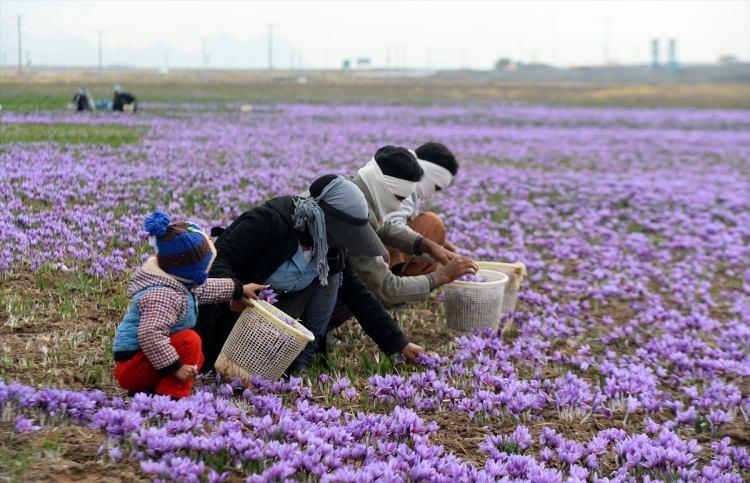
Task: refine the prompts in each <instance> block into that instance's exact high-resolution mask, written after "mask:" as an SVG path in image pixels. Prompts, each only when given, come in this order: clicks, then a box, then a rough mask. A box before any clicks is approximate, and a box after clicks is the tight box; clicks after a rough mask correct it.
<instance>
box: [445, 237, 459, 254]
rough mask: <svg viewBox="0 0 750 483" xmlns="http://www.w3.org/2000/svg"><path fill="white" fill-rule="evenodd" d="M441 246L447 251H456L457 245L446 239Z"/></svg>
mask: <svg viewBox="0 0 750 483" xmlns="http://www.w3.org/2000/svg"><path fill="white" fill-rule="evenodd" d="M443 247H444V248H445V249H446V250H448V251H449V252H453V253H458V247H457V246H456V245H454V244H453V243H451V242H449V241H448V240H445V243H444V244H443Z"/></svg>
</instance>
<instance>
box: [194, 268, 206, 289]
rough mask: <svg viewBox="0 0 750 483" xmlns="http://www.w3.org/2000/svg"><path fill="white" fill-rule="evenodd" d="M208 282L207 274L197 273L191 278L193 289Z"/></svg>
mask: <svg viewBox="0 0 750 483" xmlns="http://www.w3.org/2000/svg"><path fill="white" fill-rule="evenodd" d="M206 280H208V272H205V271H203V272H197V273H196V274H195V277H193V287H198V286H200V285H203V284H204V283H205V282H206Z"/></svg>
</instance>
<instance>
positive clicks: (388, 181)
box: [357, 158, 417, 225]
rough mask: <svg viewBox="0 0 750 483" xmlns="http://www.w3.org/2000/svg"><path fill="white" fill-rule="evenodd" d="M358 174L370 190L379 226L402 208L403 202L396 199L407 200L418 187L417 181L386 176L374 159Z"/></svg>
mask: <svg viewBox="0 0 750 483" xmlns="http://www.w3.org/2000/svg"><path fill="white" fill-rule="evenodd" d="M357 174H359V176H360V178H362V181H364V183H365V186H367V189H368V190H370V194H371V195H372V199H373V202H374V203H375V206H374V208H375V218H376V219H377V222H378V225H382V224H383V220H384V219H385V215H387V214H388V213H390V212H392V211H396V210H398V208H399V206H401V201H399V199H398V198H396V197H397V196H399V197H401V198H406V197H408V196H409V195H411V194H412V192H414V189H415V188H416V187H417V182H416V181H407V180H405V179H401V178H396V177H393V176H386V175H384V174H383V171H382V170H381V169H380V166H378V163H377V162H376V161H375V158H372V159H371V160H370V162H369V163H367V164H366V165H365V166H364V167H363V168H361V169H360V170H359V172H358V173H357Z"/></svg>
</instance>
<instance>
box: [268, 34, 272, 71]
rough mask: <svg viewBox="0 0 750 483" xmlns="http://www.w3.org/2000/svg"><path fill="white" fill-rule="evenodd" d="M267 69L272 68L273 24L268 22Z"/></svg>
mask: <svg viewBox="0 0 750 483" xmlns="http://www.w3.org/2000/svg"><path fill="white" fill-rule="evenodd" d="M268 70H273V24H272V23H269V24H268Z"/></svg>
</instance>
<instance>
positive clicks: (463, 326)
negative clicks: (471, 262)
mask: <svg viewBox="0 0 750 483" xmlns="http://www.w3.org/2000/svg"><path fill="white" fill-rule="evenodd" d="M507 283H508V276H507V275H505V274H504V273H502V272H497V271H494V270H487V269H480V270H479V271H477V273H476V274H475V275H474V274H469V275H464V276H463V277H461V278H459V279H458V280H455V281H454V282H451V283H449V284H448V285H446V286H445V288H444V292H445V301H444V303H445V316H446V321H447V324H448V328H449V329H452V330H456V331H459V332H472V331H473V330H474V329H484V328H487V327H491V328H494V329H496V328H497V327H498V323H499V321H500V316H501V315H502V308H503V295H504V294H505V286H506V285H507Z"/></svg>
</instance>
